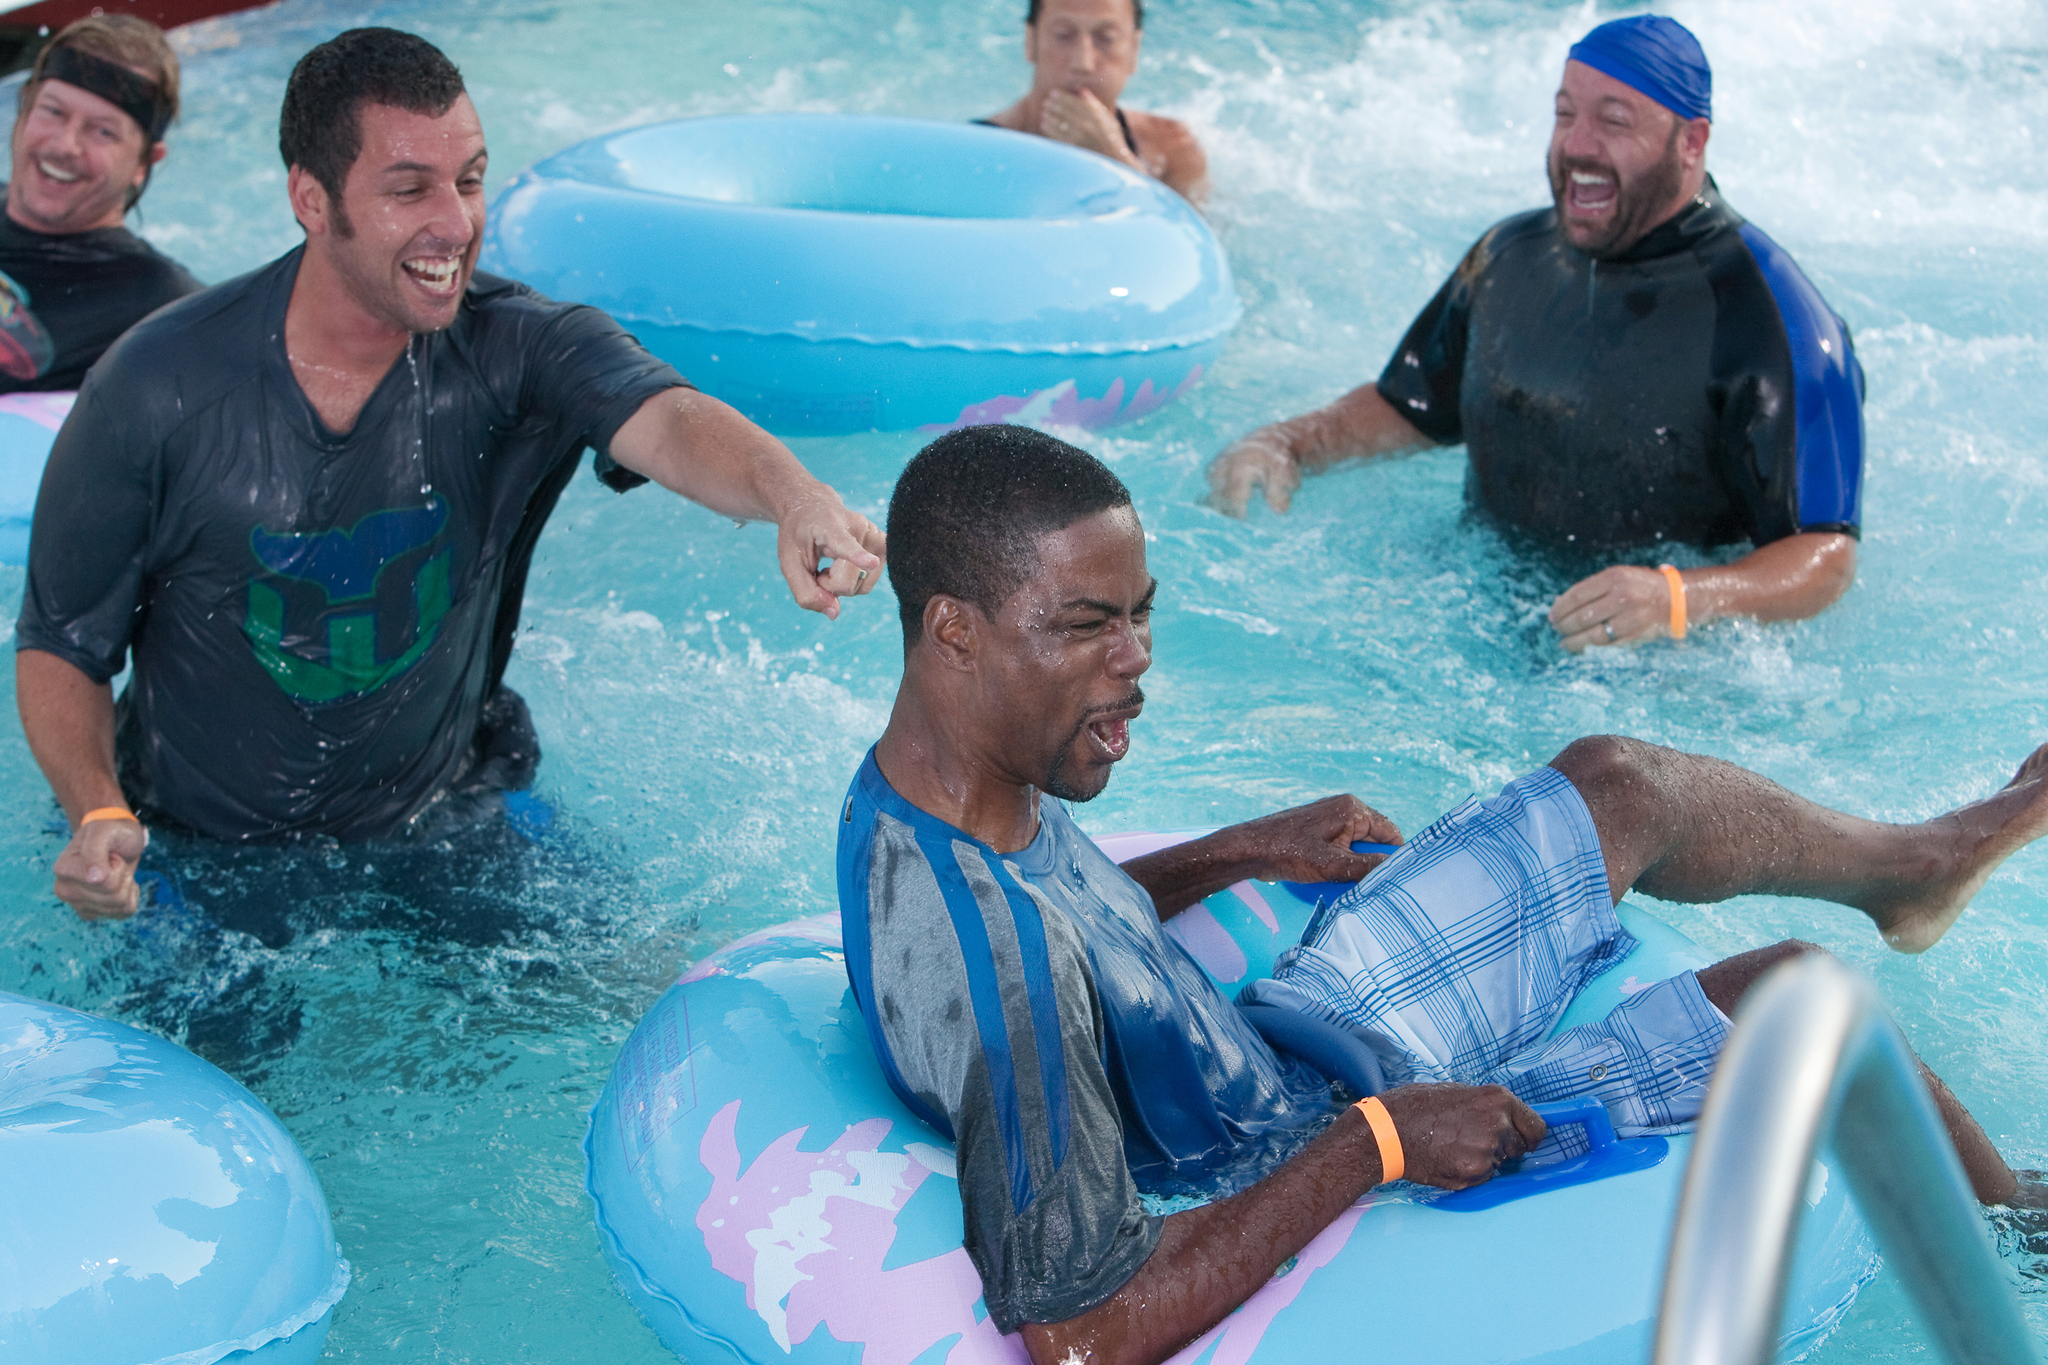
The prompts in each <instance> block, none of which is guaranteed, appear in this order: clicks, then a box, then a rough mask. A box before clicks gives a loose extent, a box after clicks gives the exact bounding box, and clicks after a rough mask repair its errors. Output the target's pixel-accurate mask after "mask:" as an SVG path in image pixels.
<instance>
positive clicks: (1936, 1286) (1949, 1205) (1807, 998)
mask: <svg viewBox="0 0 2048 1365" xmlns="http://www.w3.org/2000/svg"><path fill="white" fill-rule="evenodd" d="M1824 1141H1832V1143H1833V1146H1834V1151H1835V1155H1836V1157H1837V1158H1838V1159H1839V1161H1840V1164H1841V1168H1842V1171H1843V1174H1844V1175H1845V1176H1846V1177H1847V1178H1848V1181H1849V1188H1850V1190H1851V1191H1852V1192H1853V1193H1854V1195H1855V1196H1856V1203H1857V1206H1858V1208H1859V1209H1860V1210H1861V1212H1862V1214H1863V1217H1864V1219H1865V1221H1867V1222H1868V1223H1869V1224H1870V1226H1871V1229H1872V1231H1873V1232H1875V1233H1876V1234H1877V1241H1878V1245H1879V1246H1880V1247H1881V1248H1882V1249H1883V1251H1884V1253H1885V1255H1886V1257H1888V1258H1889V1260H1890V1262H1891V1264H1892V1266H1893V1267H1894V1268H1895V1269H1896V1270H1897V1271H1898V1275H1899V1279H1900V1282H1901V1283H1902V1284H1903V1285H1904V1286H1905V1289H1906V1292H1907V1293H1908V1294H1909V1295H1911V1297H1912V1299H1913V1302H1914V1304H1915V1305H1916V1306H1917V1307H1918V1309H1919V1312H1920V1319H1921V1324H1922V1326H1923V1327H1925V1329H1926V1330H1927V1333H1928V1335H1929V1336H1930V1337H1931V1338H1932V1339H1933V1341H1934V1344H1935V1345H1936V1346H1938V1347H1939V1348H1940V1349H1941V1351H1942V1353H1943V1354H1944V1355H1946V1356H1947V1358H1948V1359H1949V1360H1951V1361H1956V1362H1969V1365H2040V1361H2041V1356H2040V1352H2039V1349H2038V1347H2037V1346H2036V1344H2035V1342H2034V1340H2033V1336H2032V1334H2031V1333H2030V1332H2029V1331H2028V1330H2027V1324H2026V1319H2025V1318H2024V1317H2023V1316H2022V1315H2021V1313H2020V1307H2019V1303H2018V1300H2017V1299H2016V1297H2015V1296H2014V1294H2013V1291H2012V1287H2011V1286H2010V1285H2009V1284H2008V1283H2007V1280H2006V1277H2005V1274H2004V1270H2003V1267H2002V1265H2001V1263H2000V1262H1999V1260H1998V1257H1997V1255H1996V1253H1995V1252H1994V1251H1993V1250H1992V1247H1991V1241H1990V1237H1989V1235H1988V1233H1987V1230H1986V1228H1985V1226H1984V1222H1983V1219H1982V1217H1981V1216H1980V1215H1979V1214H1978V1212H1977V1201H1976V1199H1975V1198H1974V1197H1973V1195H1972V1194H1971V1191H1970V1186H1969V1183H1968V1181H1967V1180H1966V1179H1965V1177H1964V1175H1963V1169H1962V1163H1961V1162H1960V1161H1959V1160H1958V1159H1957V1157H1956V1153H1955V1147H1954V1145H1953V1144H1952V1143H1951V1142H1950V1141H1949V1137H1948V1132H1947V1130H1946V1129H1945V1128H1944V1127H1943V1125H1942V1121H1941V1115H1940V1113H1939V1112H1938V1111H1937V1110H1936V1109H1935V1107H1934V1100H1933V1098H1932V1097H1931V1096H1929V1095H1928V1093H1927V1087H1926V1086H1925V1085H1923V1084H1922V1083H1921V1081H1920V1076H1919V1072H1918V1069H1917V1066H1916V1064H1915V1063H1914V1060H1913V1054H1912V1052H1911V1051H1910V1050H1909V1049H1908V1048H1907V1046H1906V1041H1905V1039H1904V1038H1902V1037H1901V1036H1900V1035H1899V1030H1898V1028H1897V1026H1896V1025H1894V1024H1893V1023H1892V1021H1891V1019H1890V1018H1889V1016H1887V1015H1886V1013H1885V1010H1884V1005H1883V1003H1882V1002H1881V1001H1880V1000H1879V999H1878V996H1877V991H1876V990H1875V988H1873V987H1872V986H1871V985H1870V983H1869V982H1867V981H1865V980H1864V979H1863V978H1862V977H1861V976H1859V975H1857V974H1856V973H1854V972H1852V971H1850V970H1849V969H1848V968H1846V967H1844V966H1842V965H1841V964H1840V963H1838V962H1836V961H1834V960H1833V959H1832V958H1827V957H1823V956H1820V955H1818V954H1816V955H1812V956H1808V957H1802V958H1798V959H1795V960H1794V961H1792V962H1788V963H1786V964H1784V965H1782V966H1780V967H1777V968H1775V969H1774V970H1772V971H1771V972H1770V973H1769V974H1768V975H1767V976H1766V977H1765V978H1764V979H1763V980H1762V981H1760V982H1758V983H1757V984H1756V986H1755V987H1753V988H1752V989H1751V990H1750V992H1749V994H1748V996H1747V998H1746V999H1745V1000H1744V1001H1743V1004H1742V1007H1741V1009H1740V1010H1738V1011H1737V1014H1736V1023H1735V1031H1734V1033H1733V1035H1732V1036H1731V1037H1730V1038H1729V1040H1728V1045H1727V1047H1726V1048H1725V1049H1724V1050H1723V1052H1722V1054H1721V1060H1720V1064H1719V1065H1718V1067H1717V1068H1716V1069H1715V1072H1714V1080H1713V1085H1712V1087H1711V1088H1710V1089H1709V1091H1708V1093H1707V1103H1706V1110H1705V1112H1704V1113H1703V1114H1702V1115H1701V1116H1700V1124H1699V1131H1698V1135H1697V1136H1696V1137H1695V1138H1694V1139H1693V1152H1692V1164H1691V1166H1690V1167H1689V1168H1688V1169H1687V1171H1686V1174H1685V1192H1684V1194H1683V1196H1682V1197H1681V1198H1680V1201H1679V1208H1678V1222H1677V1225H1676V1226H1675V1227H1674V1228H1673V1229H1672V1234H1671V1259H1670V1261H1669V1263H1668V1265H1667V1267H1666V1269H1665V1272H1664V1300H1663V1308H1662V1311H1661V1312H1660V1313H1659V1315H1658V1322H1657V1344H1656V1354H1655V1357H1654V1360H1655V1362H1656V1365H1770V1362H1771V1361H1773V1360H1774V1359H1775V1358H1776V1355H1777V1344H1778V1333H1779V1326H1780V1322H1781V1319H1782V1317H1783V1314H1784V1308H1785V1281H1786V1277H1787V1275H1788V1274H1789V1273H1790V1271H1791V1266H1792V1254H1793V1248H1794V1246H1795V1242H1796V1234H1797V1233H1798V1231H1799V1217H1800V1214H1801V1212H1802V1210H1803V1209H1804V1208H1805V1200H1804V1198H1803V1194H1804V1191H1805V1189H1806V1183H1807V1178H1808V1174H1809V1172H1810V1171H1811V1169H1812V1166H1813V1161H1814V1157H1815V1155H1816V1154H1817V1153H1818V1151H1819V1149H1820V1146H1821V1144H1822V1143H1823V1142H1824Z"/></svg>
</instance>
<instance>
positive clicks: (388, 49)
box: [277, 28, 463, 203]
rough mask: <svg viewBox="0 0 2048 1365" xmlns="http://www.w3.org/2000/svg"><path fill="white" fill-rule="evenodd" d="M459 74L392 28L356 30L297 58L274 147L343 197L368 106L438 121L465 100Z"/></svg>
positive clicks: (428, 47) (433, 50)
mask: <svg viewBox="0 0 2048 1365" xmlns="http://www.w3.org/2000/svg"><path fill="white" fill-rule="evenodd" d="M462 93H463V88H462V73H461V72H460V71H457V70H456V69H455V63H453V62H451V61H449V60H448V58H447V56H446V55H445V54H444V53H442V51H441V49H440V48H438V47H435V46H434V45H433V44H432V43H430V42H428V41H427V40H426V39H425V38H422V37H420V36H418V35H417V34H413V33H401V32H400V31H399V30H397V29H395V28H352V29H350V30H349V31H348V32H346V33H338V34H336V35H335V36H334V37H332V38H329V39H328V40H327V41H326V42H324V43H322V44H320V46H318V47H316V48H314V49H313V50H312V51H311V52H308V53H307V54H306V55H305V56H303V57H301V58H299V64H298V65H297V66H295V67H293V68H292V76H291V80H289V81H288V82H286V84H285V87H284V109H283V111H282V112H281V113H280V114H279V115H278V120H277V150H278V151H279V152H280V153H282V154H283V156H284V164H285V165H286V167H292V166H304V167H305V168H306V171H307V173H308V174H310V175H311V176H312V177H313V178H314V179H315V180H317V181H319V182H320V184H321V187H322V188H324V189H325V190H326V191H327V197H328V198H329V199H332V200H334V201H336V202H337V203H338V202H339V201H340V199H341V187H342V185H343V184H344V183H346V182H347V180H348V168H349V167H351V166H353V165H355V162H356V157H357V156H359V155H360V154H361V153H362V150H363V126H362V121H361V119H360V118H359V117H358V114H359V112H360V111H361V109H362V107H363V106H364V105H366V104H382V105H388V106H389V107H391V108H393V109H403V110H405V111H406V112H408V113H413V114H425V115H427V116H428V117H430V118H439V117H441V115H443V114H445V113H447V112H448V110H449V109H450V108H452V107H453V106H454V104H455V101H456V100H458V99H460V98H461V97H462Z"/></svg>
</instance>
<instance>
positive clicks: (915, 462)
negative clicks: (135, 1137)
mask: <svg viewBox="0 0 2048 1365" xmlns="http://www.w3.org/2000/svg"><path fill="white" fill-rule="evenodd" d="M1130 505H1131V491H1130V490H1129V489H1128V488H1125V487H1124V485H1123V480H1121V479H1119V478H1117V476H1116V475H1114V474H1112V473H1110V472H1109V467H1108V466H1107V465H1105V464H1103V463H1102V461H1100V460H1098V459H1096V458H1095V457H1094V456H1093V455H1090V454H1089V453H1088V452H1087V451H1085V450H1076V449H1075V448H1074V447H1073V446H1070V445H1068V444H1067V443H1066V442H1065V441H1062V440H1059V439H1057V438H1055V437H1052V436H1048V435H1046V434H1045V433H1044V432H1042V431H1036V430H1034V429H1032V428H1030V427H1018V426H985V427H963V428H962V429H961V430H959V431H950V432H947V433H946V434H945V435H944V436H941V437H940V438H939V439H938V440H936V441H933V442H932V443H931V444H930V445H928V446H926V447H925V448H924V449H923V450H920V451H919V452H918V453H917V454H916V455H915V456H914V457H913V458H912V459H911V461H910V463H909V464H908V465H907V466H905V468H904V470H903V475H902V477H901V478H899V479H897V480H896V492H895V493H894V495H892V496H891V497H890V499H889V582H890V584H891V585H892V586H893V587H894V588H895V589H896V610H897V612H898V614H899V615H900V616H901V617H902V619H903V648H904V650H905V652H906V653H907V652H908V651H909V650H910V649H911V648H913V647H914V646H915V645H916V644H917V642H918V640H919V639H921V638H922V637H923V635H924V609H925V604H926V603H928V602H930V601H931V599H932V597H933V595H934V594H939V593H943V594H945V595H946V596H947V597H957V598H959V599H960V600H961V601H963V602H972V603H973V604H974V605H975V606H977V607H980V608H981V609H982V610H983V611H985V612H993V611H995V610H996V608H998V607H1000V606H1002V604H1003V603H1005V602H1007V601H1009V600H1010V597H1011V596H1012V595H1013V594H1015V592H1016V591H1017V589H1019V588H1021V587H1023V586H1024V584H1025V583H1026V582H1027V581H1029V579H1030V578H1031V575H1032V574H1034V573H1036V572H1037V571H1038V548H1037V545H1036V541H1037V539H1038V537H1040V536H1043V535H1048V534H1050V533H1051V532H1054V531H1060V530H1064V529H1066V528H1067V527H1069V526H1072V525H1073V524H1074V523H1075V522H1077V521H1080V520H1081V519H1082V518H1083V517H1092V516H1094V515H1095V514H1097V513H1098V512H1107V511H1110V510H1112V509H1114V508H1118V507H1129V506H1130Z"/></svg>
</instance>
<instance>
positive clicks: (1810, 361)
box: [1209, 15, 1863, 651]
mask: <svg viewBox="0 0 2048 1365" xmlns="http://www.w3.org/2000/svg"><path fill="white" fill-rule="evenodd" d="M1711 95H1712V76H1711V73H1710V72H1709V70H1708V68H1707V59H1706V54H1705V53H1703V52H1702V51H1701V50H1700V46H1699V43H1698V42H1697V41H1696V40H1695V39H1694V38H1693V36H1692V34H1690V33H1688V32H1687V31H1686V30H1685V29H1684V28H1682V27H1681V26H1680V25H1678V24H1676V23H1674V22H1673V21H1671V20H1669V19H1665V18H1662V17H1659V16H1649V15H1645V16H1638V17H1635V18H1630V19H1617V20H1615V21H1613V22H1612V23H1607V24H1602V25H1601V26H1600V27H1599V28H1596V29H1594V30H1593V31H1592V32H1591V33H1589V34H1588V35H1586V37H1585V39H1584V40H1583V41H1582V42H1580V43H1579V44H1578V45H1577V46H1575V47H1573V48H1572V50H1571V59H1570V60H1569V61H1567V62H1566V63H1565V70H1564V81H1563V84H1562V85H1561V87H1560V88H1559V90H1558V92H1557V121H1556V124H1555V126H1554V128H1553V131H1552V133H1551V139H1550V160H1549V164H1550V184H1551V194H1552V197H1553V200H1554V204H1553V206H1552V207H1551V208H1548V209H1542V210H1538V211H1536V212H1531V213H1525V214H1521V215H1518V216H1516V217H1513V218H1510V219H1508V220H1506V221H1505V222H1502V223H1499V224H1497V225H1496V226H1495V227H1493V228H1492V229H1491V230H1490V231H1489V232H1488V233H1487V234H1486V235H1485V236H1484V237H1482V238H1480V240H1479V243H1478V245H1476V246H1474V247H1473V248H1472V250H1471V251H1470V252H1469V253H1468V254H1467V255H1466V257H1465V259H1464V260H1463V261H1462V262H1461V263H1460V264H1459V266H1458V269H1457V270H1456V272H1455V273H1454V274H1453V275H1452V276H1451V278H1450V280H1449V281H1447V282H1446V283H1445V285H1444V286H1443V288H1442V289H1441V290H1440V291H1439V292H1438V293H1437V296H1436V297H1435V298H1434V299H1432V300H1431V301H1430V303H1429V306H1428V307H1427V308H1425V309H1424V310H1423V312H1422V315H1421V316H1420V317H1419V318H1417V319H1416V320H1415V323H1414V325H1413V326H1411V327H1410V328H1409V329H1408V334H1407V336H1405V337H1404V338H1403V339H1402V341H1401V344H1400V345H1399V347H1397V348H1396V349H1395V352H1394V355H1393V358H1392V359H1391V360H1390V361H1389V362H1388V363H1387V367H1386V369H1385V370H1384V371H1383V372H1382V373H1381V375H1380V377H1379V380H1378V382H1377V383H1373V384H1366V385H1363V386H1361V387H1360V388H1358V389H1355V390H1353V391H1352V392H1351V393H1348V394H1346V395H1345V396H1344V397H1342V398H1340V399H1338V400H1337V401H1336V402H1334V403H1332V404H1330V405H1329V406H1328V407H1325V408H1322V409H1319V410H1317V411H1315V412H1311V413H1307V414H1305V415H1303V416H1300V417H1296V418H1294V419H1292V420H1291V421H1286V422H1280V423H1276V424H1274V425H1273V426H1269V427H1266V428H1263V429H1262V430H1259V431H1256V432H1254V433H1252V434H1251V435H1250V436H1248V437H1246V438H1244V439H1243V440H1241V441H1239V442H1237V443H1236V444H1235V445H1233V446H1232V447H1231V448H1230V449H1228V450H1226V451H1225V452H1223V454H1222V455H1221V456H1219V457H1218V458H1217V459H1216V461H1215V462H1214V463H1213V464H1212V465H1211V466H1210V469H1209V479H1210V485H1211V488H1212V490H1213V491H1212V495H1211V501H1212V502H1213V504H1214V505H1216V506H1218V507H1220V508H1221V509H1223V510H1224V511H1226V512H1230V513H1232V514H1234V515H1242V514H1243V512H1244V510H1245V506H1246V504H1247V502H1248V501H1249V500H1250V496H1251V492H1252V490H1253V489H1254V488H1257V487H1260V486H1263V487H1264V489H1265V492H1266V497H1267V500H1268V501H1269V502H1271V503H1272V504H1273V506H1274V508H1275V509H1276V510H1278V511H1283V512H1284V511H1285V510H1286V509H1287V505H1288V502H1289V501H1290V500H1291V498H1292V496H1293V493H1294V491H1295V489H1296V488H1297V487H1299V485H1300V482H1301V476H1302V475H1303V473H1317V472H1320V471H1322V470H1324V469H1327V468H1329V467H1331V466H1333V465H1335V464H1337V463H1339V462H1341V461H1344V460H1347V459H1351V458H1372V457H1375V456H1380V455H1390V454H1394V453H1397V452H1401V451H1406V450H1413V449H1417V448H1419V447H1423V446H1430V445H1455V444H1458V443H1459V442H1463V443H1464V444H1465V445H1466V447H1467V450H1468V451H1469V454H1470V460H1471V464H1470V473H1469V476H1468V479H1467V483H1466V487H1467V491H1468V496H1469V497H1470V499H1471V500H1472V501H1473V502H1474V503H1475V504H1476V505H1477V506H1478V507H1480V508H1481V509H1483V510H1484V511H1485V512H1487V513H1489V514H1491V515H1492V516H1493V517H1495V518H1497V519H1498V520H1499V521H1500V522H1502V523H1504V524H1505V525H1506V526H1508V527H1510V528H1513V529H1514V530H1515V531H1517V532H1519V533H1520V534H1521V535H1522V536H1524V537H1526V538H1528V539H1529V540H1531V541H1533V542H1535V543H1536V544H1538V545H1542V546H1546V547H1549V548H1551V549H1553V550H1557V551H1562V552H1564V553H1566V554H1579V553H1583V552H1588V551H1590V552H1593V553H1595V554H1599V555H1602V556H1603V557H1606V558H1610V559H1626V560H1635V561H1636V562H1633V563H1621V564H1616V565H1614V566H1613V567H1609V568H1605V569H1602V570H1601V571H1600V572H1597V573H1594V574H1592V575H1591V576H1590V577H1587V578H1584V579H1583V580H1581V581H1580V582H1578V583H1576V584H1574V585H1573V586H1572V587H1570V588H1568V589H1567V590H1566V591H1565V592H1563V593H1562V594H1561V595H1560V596H1559V597H1558V598H1557V600H1556V602H1555V603H1554V604H1553V605H1552V608H1551V612H1550V623H1551V625H1552V627H1553V628H1554V629H1555V630H1556V631H1557V633H1558V635H1559V636H1560V637H1561V639H1562V642H1563V644H1564V646H1565V648H1567V649H1570V650H1574V651H1577V650H1580V649H1583V648H1585V647H1586V646H1588V645H1610V644H1626V643H1634V642H1636V641H1642V640H1650V639H1655V638H1657V637H1660V636H1666V635H1669V636H1681V635H1683V634H1684V632H1685V630H1686V628H1687V627H1688V625H1691V626H1697V625H1699V624H1700V623H1701V622H1704V621H1708V620H1711V619H1713V618H1714V617H1717V616H1749V617H1754V618H1757V619H1760V620H1767V621H1768V620H1790V619H1797V618H1802V617H1807V616H1812V615H1813V614H1815V613H1816V612H1818V611H1820V610H1822V609H1823V608H1825V607H1826V606H1828V605H1829V604H1830V603H1832V602H1833V601H1834V600H1835V599H1836V598H1838V597H1840V596H1841V595H1842V594H1843V592H1845V591H1847V589H1848V587H1849V584H1850V582H1851V581H1852V580H1853V579H1854V577H1855V573H1856V539H1857V535H1858V533H1859V532H1858V521H1859V517H1860V504H1861V491H1862V482H1863V411H1862V403H1863V371H1862V367H1861V366H1859V365H1858V364H1857V362H1856V355H1855V352H1854V351H1853V349H1852V348H1851V346H1850V341H1849V333H1848V330H1847V328H1846V327H1844V326H1843V324H1842V320H1841V319H1840V318H1838V317H1836V316H1835V314H1834V312H1833V311H1832V310H1830V309H1829V307H1828V305H1827V303H1826V302H1825V301H1824V300H1823V299H1822V298H1821V297H1820V294H1819V293H1818V292H1817V291H1816V290H1815V289H1814V287H1813V285H1812V284H1811V283H1810V282H1809V281H1808V280H1807V278H1806V277H1805V275H1803V274H1801V273H1800V270H1799V267H1798V266H1797V265H1795V264H1794V263H1793V261H1792V258H1791V257H1790V256H1788V255H1787V254H1786V253H1785V251H1784V249H1783V248H1781V247H1780V246H1778V245H1777V243H1775V242H1773V241H1772V240H1771V239H1770V238H1769V237H1767V236H1765V235H1764V234H1763V233H1762V232H1760V231H1758V230H1757V228H1756V227H1755V226H1754V225H1753V224H1750V223H1748V222H1745V221H1744V220H1743V218H1742V217H1741V215H1739V214H1737V213H1736V212H1735V211H1734V210H1733V209H1731V208H1730V207H1728V205H1727V204H1726V203H1725V202H1724V201H1723V200H1722V198H1721V195H1720V192H1719V190H1718V189H1717V188H1716V187H1715V185H1714V182H1713V179H1712V177H1710V176H1709V175H1708V174H1707V170H1706V151H1707V137H1708V134H1709V132H1710V131H1711V128H1712V124H1711V121H1710V120H1711ZM1671 542H1679V543H1683V544H1686V545H1692V546H1699V547H1708V548H1711V547H1718V546H1726V545H1739V544H1742V543H1744V542H1746V543H1747V545H1748V547H1749V548H1748V550H1747V552H1746V553H1743V554H1741V555H1740V556H1739V557H1737V558H1734V559H1733V560H1732V561H1730V562H1725V563H1723V562H1718V560H1710V561H1709V562H1706V563H1704V564H1702V565H1701V566H1700V567H1694V568H1687V569H1684V570H1682V571H1681V570H1680V569H1677V568H1675V567H1671V566H1669V565H1661V566H1656V567H1652V566H1653V565H1655V564H1656V561H1657V560H1658V559H1659V558H1662V557H1663V554H1662V553H1660V549H1659V547H1662V546H1665V545H1667V544H1669V543H1671ZM1645 560H1647V561H1648V562H1647V563H1644V562H1642V561H1645Z"/></svg>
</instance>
